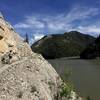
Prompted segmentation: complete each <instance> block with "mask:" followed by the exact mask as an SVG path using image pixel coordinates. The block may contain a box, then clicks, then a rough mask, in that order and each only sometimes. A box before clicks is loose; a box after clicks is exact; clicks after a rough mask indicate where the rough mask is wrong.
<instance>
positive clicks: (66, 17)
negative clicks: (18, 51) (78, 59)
mask: <svg viewBox="0 0 100 100" xmlns="http://www.w3.org/2000/svg"><path fill="white" fill-rule="evenodd" d="M0 11H1V12H2V13H3V15H4V17H5V19H6V20H7V21H8V22H10V23H11V24H12V25H13V26H14V28H15V29H16V31H17V32H18V33H19V34H20V35H21V36H22V37H25V34H26V33H27V34H28V36H29V39H30V43H33V42H34V41H36V40H38V39H40V38H42V37H43V36H44V35H48V34H58V33H59V34H62V33H64V32H68V31H79V32H82V33H84V34H90V35H93V36H98V35H99V33H100V0H0Z"/></svg>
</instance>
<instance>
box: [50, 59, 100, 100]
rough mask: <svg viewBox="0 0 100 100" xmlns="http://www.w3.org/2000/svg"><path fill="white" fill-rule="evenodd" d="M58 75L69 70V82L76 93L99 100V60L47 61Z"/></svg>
mask: <svg viewBox="0 0 100 100" xmlns="http://www.w3.org/2000/svg"><path fill="white" fill-rule="evenodd" d="M49 62H50V63H51V64H52V65H53V67H54V68H55V69H56V71H57V72H58V73H59V74H61V75H62V74H63V73H65V71H66V70H71V71H72V75H71V76H70V77H71V80H72V82H73V84H74V87H75V88H76V91H77V92H78V93H79V94H80V95H81V96H83V97H87V96H90V97H91V98H92V100H100V60H81V59H76V58H61V59H55V60H49Z"/></svg>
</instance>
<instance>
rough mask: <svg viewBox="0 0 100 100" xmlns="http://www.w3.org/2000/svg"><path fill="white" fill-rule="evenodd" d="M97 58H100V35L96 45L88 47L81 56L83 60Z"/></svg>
mask: <svg viewBox="0 0 100 100" xmlns="http://www.w3.org/2000/svg"><path fill="white" fill-rule="evenodd" d="M96 57H100V35H99V36H98V37H97V38H96V40H95V41H94V43H91V44H90V45H88V46H87V47H86V48H85V49H84V50H83V52H82V53H81V54H80V58H82V59H95V58H96Z"/></svg>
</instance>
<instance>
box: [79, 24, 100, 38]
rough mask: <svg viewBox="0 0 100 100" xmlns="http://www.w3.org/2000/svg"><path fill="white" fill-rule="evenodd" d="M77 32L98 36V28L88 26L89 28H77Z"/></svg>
mask: <svg viewBox="0 0 100 100" xmlns="http://www.w3.org/2000/svg"><path fill="white" fill-rule="evenodd" d="M77 30H78V31H80V32H84V33H87V34H91V35H93V36H98V35H99V34H100V26H96V25H89V26H87V27H86V26H79V27H78V28H77Z"/></svg>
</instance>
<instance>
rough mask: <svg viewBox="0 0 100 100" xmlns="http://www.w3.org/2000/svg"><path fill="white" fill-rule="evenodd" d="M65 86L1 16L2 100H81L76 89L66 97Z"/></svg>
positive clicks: (0, 89)
mask: <svg viewBox="0 0 100 100" xmlns="http://www.w3.org/2000/svg"><path fill="white" fill-rule="evenodd" d="M64 86H65V85H64V83H63V82H62V80H61V78H60V77H59V75H58V74H57V73H56V71H55V70H54V69H53V67H52V66H51V65H50V64H49V63H48V62H47V61H46V60H45V59H44V58H43V57H42V56H41V55H39V54H36V53H33V52H32V51H31V49H30V47H29V45H28V44H27V43H25V42H23V39H22V38H21V37H20V36H19V35H18V34H17V33H16V32H15V31H14V28H13V27H12V26H11V25H10V24H9V23H8V22H6V21H5V20H4V18H3V16H2V15H1V14H0V100H81V98H80V97H78V96H77V94H76V93H75V92H73V91H72V90H71V91H70V93H69V92H68V94H66V93H67V92H66V91H65V90H67V88H66V86H65V87H64ZM61 94H62V95H61ZM65 94H66V95H65Z"/></svg>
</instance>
